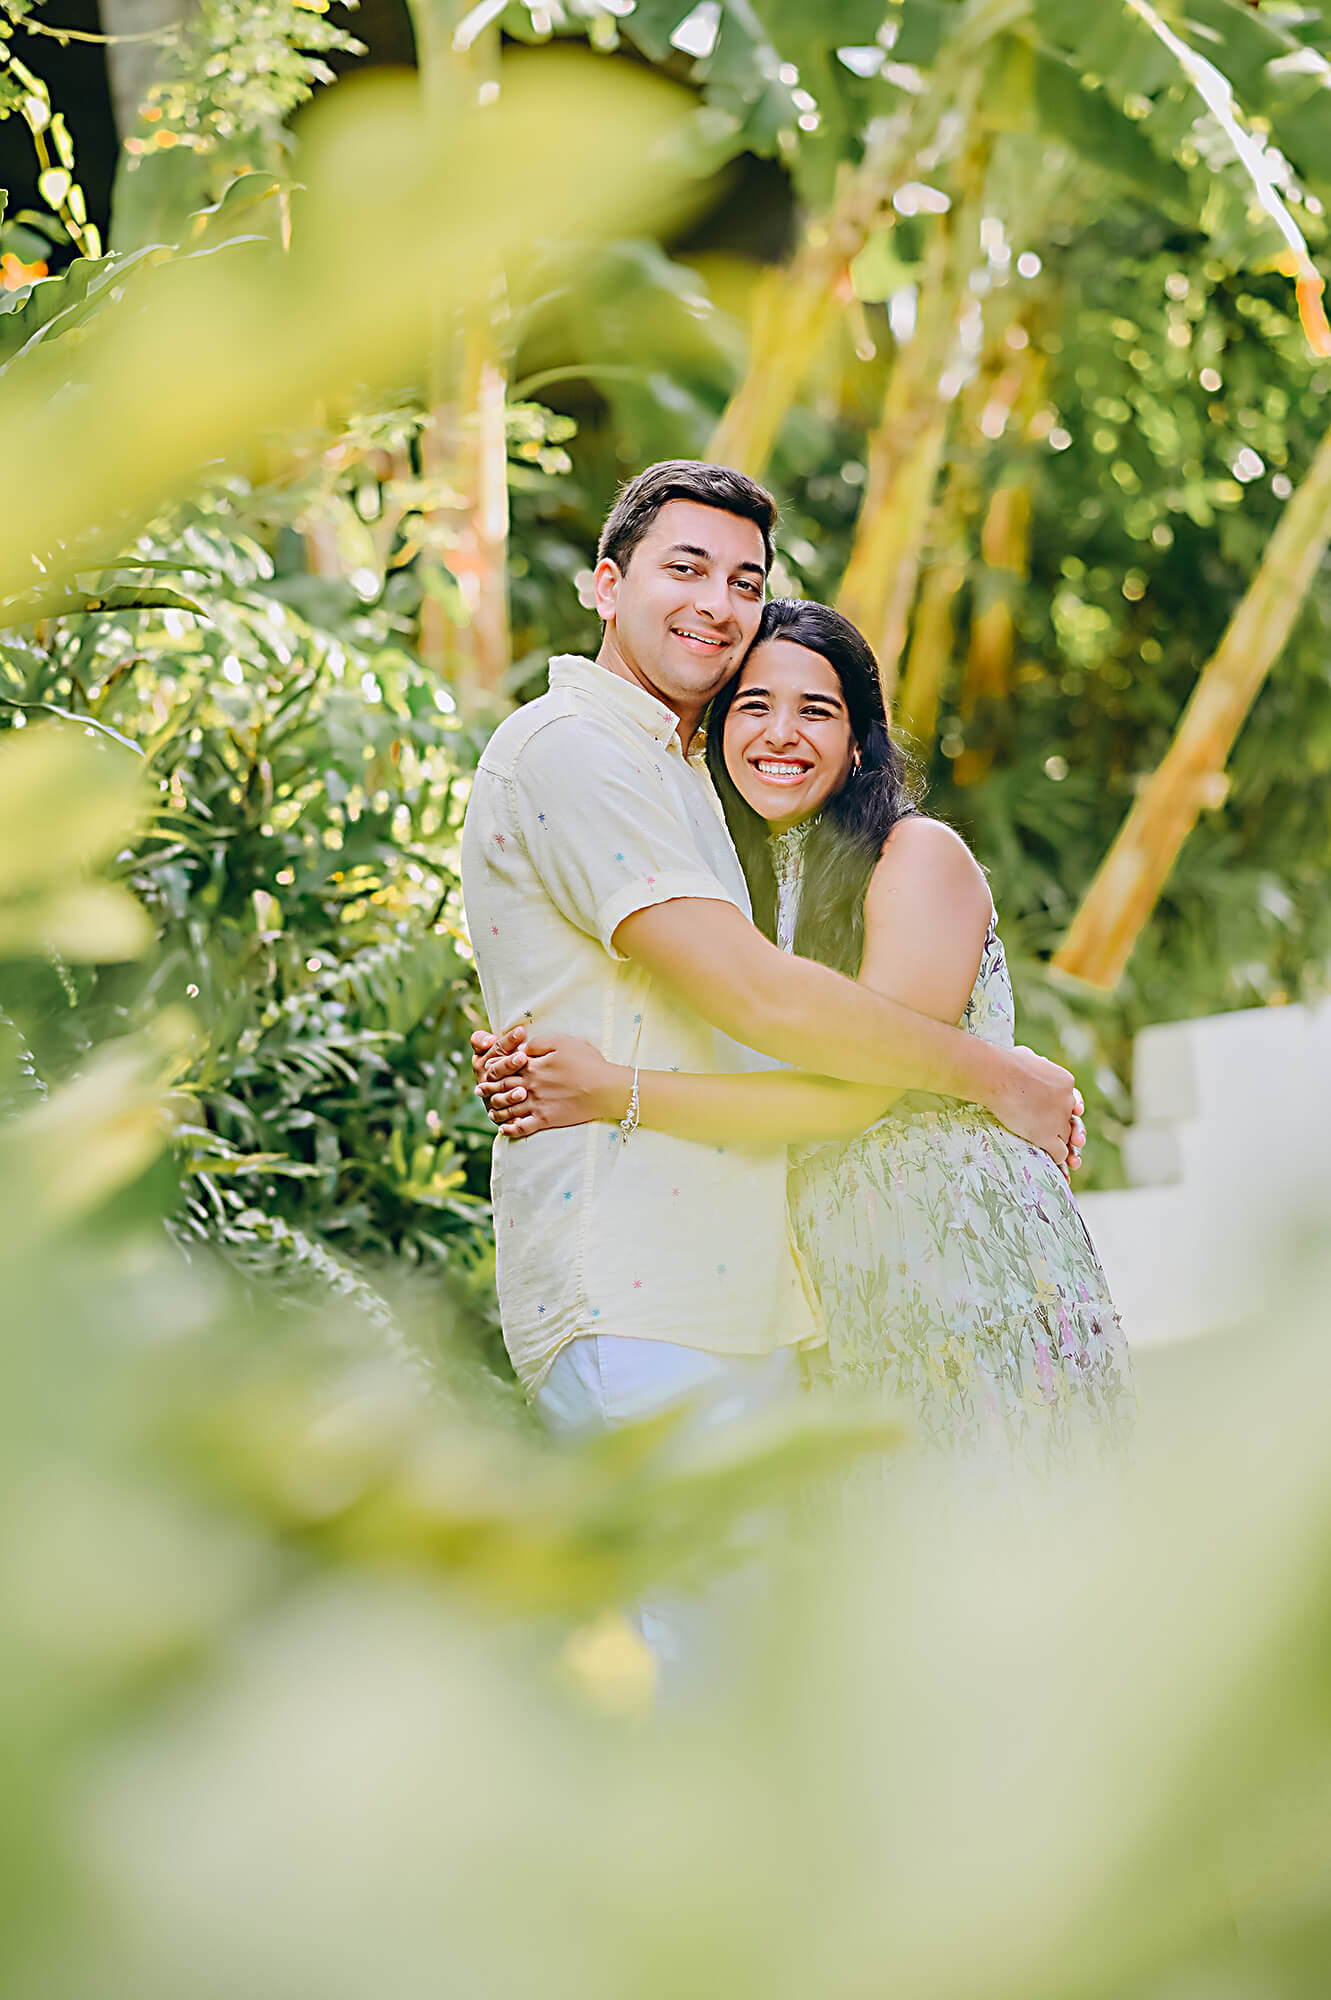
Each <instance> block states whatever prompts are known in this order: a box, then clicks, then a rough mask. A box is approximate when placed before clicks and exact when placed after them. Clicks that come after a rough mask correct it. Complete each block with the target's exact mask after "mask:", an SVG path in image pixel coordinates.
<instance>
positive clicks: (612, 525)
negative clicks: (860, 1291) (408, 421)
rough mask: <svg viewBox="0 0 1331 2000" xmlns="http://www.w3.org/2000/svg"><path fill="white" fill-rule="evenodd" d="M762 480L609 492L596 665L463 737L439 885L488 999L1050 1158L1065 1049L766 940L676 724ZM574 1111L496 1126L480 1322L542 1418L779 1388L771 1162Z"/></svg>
mask: <svg viewBox="0 0 1331 2000" xmlns="http://www.w3.org/2000/svg"><path fill="white" fill-rule="evenodd" d="M775 517H776V509H775V505H774V503H773V501H772V499H771V496H770V495H769V494H768V493H767V492H766V491H765V490H764V489H763V488H762V487H761V486H759V485H757V484H756V482H754V481H753V480H751V479H748V478H746V477H745V476H744V475H743V474H741V473H738V472H734V471H731V470H730V469H728V468H727V467H724V466H714V465H705V464H699V463H693V462H689V461H675V462H670V463H666V464H663V465H656V466H651V467H649V468H648V470H647V471H646V472H644V473H642V474H641V475H640V476H639V477H638V478H637V479H635V480H633V481H632V482H631V484H630V485H629V486H627V487H626V488H625V490H624V491H623V493H622V494H621V495H620V497H619V499H618V500H617V501H616V503H615V506H614V507H613V509H612V510H611V513H610V515H609V518H608V519H607V521H606V524H605V528H604V530H603V532H602V535H601V541H600V546H599V548H598V551H597V564H596V569H595V572H594V581H595V590H596V606H597V610H598V611H599V613H600V616H601V618H602V620H603V622H604V627H605V631H604V637H603V641H602V644H601V648H600V651H599V653H598V655H597V658H596V660H595V662H592V661H590V660H582V659H575V658H572V657H564V658H558V659H555V660H552V662H551V665H550V691H549V693H548V694H546V695H543V696H541V697H540V699H538V700H537V701H534V702H531V703H529V704H528V705H527V706H526V707H525V708H523V709H521V710H519V711H518V712H517V713H516V714H515V715H512V716H509V717H508V718H507V720H506V721H505V722H503V723H502V724H501V725H500V727H499V729H498V730H496V732H495V734H494V737H493V738H492V739H491V742H490V743H489V745H488V746H487V748H486V750H485V753H484V755H483V756H482V758H481V761H480V766H479V769H478V772H477V776H476V781H475V785H474V787H473V791H472V796H471V801H470V805H469V807H468V812H467V821H466V827H465V830H464V835H463V892H464V898H465V902H466V907H467V914H468V920H469V923H470V928H471V936H472V942H473V946H474V948H475V953H476V962H477V967H478V970H479V972H480V977H481V987H482V992H483V994H484V998H485V1004H486V1010H487V1013H488V1015H489V1018H490V1020H491V1022H494V1023H509V1022H514V1021H518V1020H524V1021H527V1022H531V1023H534V1024H535V1025H536V1026H538V1027H539V1028H544V1029H548V1030H551V1031H556V1030H562V1031H563V1032H565V1033H568V1034H573V1035H580V1036H582V1037H584V1038H585V1039H586V1040H588V1041H590V1042H592V1043H594V1044H595V1045H596V1046H597V1047H598V1048H600V1049H601V1051H602V1052H603V1054H605V1055H606V1056H607V1057H608V1058H609V1059H610V1060H611V1061H613V1062H616V1063H622V1064H625V1065H628V1066H641V1067H642V1068H644V1069H646V1068H652V1069H669V1068H675V1069H681V1070H688V1071H703V1072H711V1073H714V1074H717V1073H720V1072H723V1071H725V1070H734V1069H742V1068H745V1067H752V1066H753V1064H754V1061H755V1057H754V1055H753V1054H752V1051H754V1050H757V1051H760V1052H761V1055H762V1056H765V1057H767V1058H774V1059H776V1060H778V1061H782V1062H788V1063H792V1064H794V1065H796V1066H797V1067H800V1068H805V1069H812V1070H816V1071H818V1072H820V1073H822V1074H832V1075H835V1076H839V1077H844V1078H846V1079H847V1080H849V1081H852V1082H859V1083H875V1084H881V1085H883V1086H885V1087H891V1086H899V1087H902V1088H905V1089H917V1090H927V1091H935V1092H941V1093H943V1094H945V1095H948V1096H953V1097H960V1098H964V1099H968V1100H970V1101H972V1102H974V1103H977V1104H982V1105H984V1106H985V1107H986V1108H987V1109H988V1110H990V1111H991V1112H993V1114H994V1115H995V1116H996V1117H997V1118H998V1119H999V1120H1000V1121H1001V1122H1002V1123H1003V1124H1005V1125H1008V1126H1009V1127H1010V1128H1011V1129H1012V1130H1013V1131H1015V1132H1018V1133H1020V1134H1021V1136H1022V1137H1024V1138H1026V1139H1028V1140H1030V1141H1031V1142H1032V1143H1034V1144H1036V1145H1039V1146H1041V1147H1043V1148H1044V1150H1045V1151H1047V1152H1049V1153H1051V1154H1052V1155H1053V1157H1054V1158H1055V1159H1056V1160H1058V1161H1059V1163H1060V1164H1063V1163H1064V1162H1065V1161H1066V1160H1067V1158H1068V1154H1069V1150H1070V1146H1071V1143H1072V1139H1073V1137H1074V1120H1075V1118H1076V1109H1077V1103H1076V1099H1075V1092H1074V1087H1073V1080H1072V1078H1071V1077H1070V1076H1069V1075H1068V1073H1067V1071H1066V1070H1062V1069H1059V1068H1058V1067H1057V1066H1056V1065H1055V1064H1052V1063H1047V1062H1045V1061H1044V1060H1043V1059H1042V1058H1040V1057H1039V1056H1035V1055H1033V1054H1031V1052H1030V1051H1029V1050H1015V1051H1014V1050H1002V1049H997V1048H994V1047H993V1046H991V1045H990V1044H987V1043H984V1042H981V1041H979V1040H977V1039H976V1038H974V1037H973V1036H970V1035H967V1034H964V1033H963V1032H961V1031H960V1030H959V1029H956V1028H950V1027H946V1026H944V1025H942V1024H941V1023H939V1022H937V1021H934V1020H930V1019H927V1018H926V1017H924V1016H922V1015H917V1014H913V1013H911V1012H910V1011H909V1010H908V1009H905V1008H903V1007H900V1006H898V1005H896V1004H895V1003H894V1002H892V1001H889V1000H885V999H883V998H881V997H880V996H878V995H876V994H874V993H871V992H870V991H869V990H868V989H866V988H864V987H861V986H858V985H856V984H855V983H854V982H852V981H851V980H848V979H844V978H842V977H841V976H840V975H839V974H837V973H835V972H832V971H830V970H829V969H828V968H827V967H825V966H822V965H817V964H815V963H813V962H812V961H810V960H806V959H800V958H794V957H791V956H788V955H786V954H784V953H782V952H780V951H779V950H778V949H777V948H776V946H775V945H773V944H771V943H770V942H769V941H768V940H767V939H766V938H764V937H763V936H762V935H761V933H760V932H759V931H758V930H756V929H755V927H754V926H753V924H752V923H751V922H750V920H749V902H748V895H747V891H746V888H745V883H744V878H743V875H742V873H741V871H740V867H739V863H738V860H737V858H736V856H735V852H734V849H733V847H732V846H731V843H730V839H729V836H728V834H727V832H726V828H725V824H724V821H723V819H722V817H721V812H720V807H719V804H718V802H717V800H716V797H715V794H714V793H713V791H712V788H711V785H710V782H709V780H708V778H707V775H706V772H705V770H704V768H703V767H702V765H701V762H700V760H699V758H698V754H697V751H696V749H695V747H694V744H695V737H696V735H697V732H698V726H699V723H700V721H701V719H702V716H703V712H704V710H705V708H706V706H707V703H708V701H709V700H710V698H711V696H712V695H713V694H714V693H715V692H716V690H717V689H718V688H719V687H720V686H722V684H723V683H724V682H725V681H727V680H728V679H729V678H730V676H731V675H732V674H733V673H734V672H735V671H736V670H737V669H738V667H739V665H740V662H741V661H742V659H743V657H744V654H745V652H746V651H747V649H748V647H749V645H750V643H751V642H752V640H753V637H754V635H755V632H756V630H757V626H758V620H759V616H760V614H761V610H762V603H763V596H764V590H765V585H766V578H767V571H768V569H769V567H770V564H771V559H772V528H773V524H774V521H775ZM633 1109H634V1107H633V1106H632V1105H631V1104H629V1105H626V1106H625V1114H626V1115H625V1121H624V1128H623V1129H622V1130H616V1129H615V1128H613V1127H607V1126H604V1125H587V1126H580V1127H573V1128H569V1129H565V1130H560V1131H553V1132H546V1133H541V1134H540V1135H539V1136H538V1137H537V1138H536V1139H533V1140H526V1141H522V1142H520V1143H518V1144H513V1143H510V1142H509V1141H507V1140H505V1139H503V1138H502V1137H501V1138H499V1139H498V1140H497V1141H496V1143H495V1156H494V1176H493V1186H494V1200H495V1232H496V1242H497V1249H498V1282H499V1298H500V1310H501V1316H502V1319H503V1327H504V1338H505V1342H506V1344H507V1347H508V1351H509V1354H510V1356H511V1358H512V1361H513V1365H514V1368H515V1370H516V1372H517V1374H518V1377H519V1380H520V1381H521V1382H522V1384H523V1386H524V1388H525V1389H526V1390H527V1392H528V1394H529V1395H530V1396H531V1397H532V1399H533V1400H534V1401H535V1403H536V1405H537V1407H538V1409H540V1410H541V1412H542V1414H543V1415H544V1417H545V1418H546V1420H547V1421H548V1422H549V1423H550V1424H551V1425H552V1426H553V1427H555V1428H558V1429H584V1428H588V1427H597V1426H604V1425H614V1424H617V1423H620V1422H625V1421H629V1420H631V1419H633V1418H635V1417H640V1416H644V1415H647V1414H649V1413H650V1412H651V1411H653V1410H656V1409H659V1408H661V1407H663V1406H664V1405H666V1404H668V1403H672V1402H675V1401H677V1400H679V1399H680V1398H682V1397H684V1396H699V1397H700V1398H703V1399H704V1400H707V1399H710V1404H711V1407H712V1409H713V1410H714V1411H715V1412H716V1413H718V1414H720V1413H726V1412H729V1411H730V1410H732V1409H734V1410H738V1409H741V1408H743V1407H746V1406H749V1405H752V1404H753V1403H755V1402H758V1401H762V1400H765V1399H766V1398H767V1397H768V1396H770V1395H772V1394H775V1393H779V1392H780V1390H781V1388H782V1386H783V1385H784V1384H785V1383H787V1382H788V1381H789V1380H790V1379H791V1376H792V1373H793V1370H792V1365H791V1364H792V1357H793V1354H794V1352H795V1350H796V1349H797V1348H798V1346H799V1345H800V1344H801V1343H811V1342H814V1341H816V1340H817V1339H818V1338H819V1329H818V1327H817V1325H816V1321H815V1317H814V1312H813V1309H812V1307H811V1306H810V1304H809V1301H808V1299H807V1296H806V1293H805V1288H804V1285H803V1283H802V1280H801V1276H800V1273H799V1270H798V1267H797V1263H796V1260H795V1256H794V1252H793V1249H792V1247H791V1243H790V1238H789V1233H788V1228H787V1221H786V1195H785V1160H784V1155H782V1154H780V1153H768V1154H766V1155H759V1154H755V1153H752V1152H750V1153H747V1154H746V1153H745V1152H744V1151H743V1150H742V1148H741V1149H739V1150H736V1149H732V1148H729V1147H727V1148H716V1147H712V1146H707V1145H702V1144H697V1143H693V1142H690V1141H686V1140H681V1139H675V1138H671V1137H668V1136H667V1135H665V1134H661V1133H656V1132H649V1131H637V1132H635V1131H634V1130H633V1129H632V1128H633V1122H634V1120H633Z"/></svg>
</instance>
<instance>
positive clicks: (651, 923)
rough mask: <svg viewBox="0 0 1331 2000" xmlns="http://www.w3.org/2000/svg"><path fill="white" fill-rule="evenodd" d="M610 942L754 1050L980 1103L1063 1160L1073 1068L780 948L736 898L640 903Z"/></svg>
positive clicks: (848, 1077)
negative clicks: (997, 1042) (997, 1043)
mask: <svg viewBox="0 0 1331 2000" xmlns="http://www.w3.org/2000/svg"><path fill="white" fill-rule="evenodd" d="M614 945H615V949H616V951H619V952H622V953H623V955H624V956H625V957H626V958H630V959H632V960H633V961H634V962H635V964H638V965H640V966H641V967H642V968H643V970H644V971H645V972H649V973H650V974H651V975H652V977H653V978H654V979H657V980H659V981H660V982H661V984H662V985H663V986H664V987H666V988H667V989H668V990H669V991H670V992H671V993H673V994H674V995H675V996H676V998H677V999H679V1000H681V1001H683V1002H684V1004H685V1005H686V1006H688V1007H691V1008H692V1009H693V1011H694V1012H695V1013H697V1014H700V1015H701V1016H702V1017H703V1019H704V1020H705V1021H710V1022H711V1023H712V1025H713V1027H716V1028H720V1029H721V1030H722V1031H723V1032H724V1033H726V1034H728V1035H730V1036H732V1037H733V1038H734V1040H736V1041H737V1042H740V1043H742V1044H744V1045H745V1046H747V1047H749V1048H754V1049H760V1050H761V1051H762V1052H763V1054H764V1055H769V1056H775V1057H776V1058H777V1059H778V1060H779V1061H781V1062H788V1063H793V1064H794V1065H795V1066H796V1068H799V1069H807V1070H813V1071H815V1072H821V1073H823V1074H825V1075H832V1076H837V1077H841V1078H843V1079H844V1080H845V1081H846V1082H849V1083H872V1084H881V1085H883V1086H884V1087H887V1088H896V1089H901V1090H929V1091H936V1092H939V1093H941V1094H942V1095H944V1096H947V1097H959V1098H962V1099H964V1100H965V1101H966V1102H968V1103H971V1104H979V1105H983V1107H984V1108H985V1109H986V1110H987V1111H991V1112H992V1113H993V1115H994V1117H995V1118H997V1119H998V1120H999V1122H1000V1124H1003V1125H1006V1126H1007V1128H1008V1129H1009V1131H1012V1132H1015V1133H1017V1134H1018V1135H1019V1137H1021V1138H1023V1139H1026V1140H1029V1142H1030V1143H1031V1144H1032V1145H1035V1146H1039V1147H1040V1149H1041V1150H1042V1151H1043V1152H1046V1153H1048V1154H1049V1156H1050V1158H1051V1159H1053V1160H1055V1161H1057V1163H1058V1165H1059V1166H1064V1165H1066V1162H1067V1157H1068V1139H1069V1135H1070V1132H1071V1128H1072V1119H1073V1114H1074V1109H1075V1105H1074V1098H1075V1085H1074V1082H1073V1079H1072V1077H1071V1076H1070V1075H1069V1073H1068V1071H1067V1070H1065V1069H1060V1068H1059V1066H1058V1065H1057V1064H1056V1063H1051V1062H1046V1061H1045V1060H1044V1058H1043V1057H1042V1056H1037V1055H1034V1054H1032V1052H1031V1051H1030V1050H1029V1049H1000V1048H995V1047H993V1046H992V1044H990V1043H988V1042H982V1041H980V1040H978V1038H977V1037H976V1036H974V1035H968V1034H966V1033H965V1032H964V1031H963V1030H962V1029H960V1028H952V1027H948V1026H946V1025H945V1024H944V1023H943V1022H941V1021H932V1020H930V1019H928V1017H927V1016H925V1015H923V1014H916V1013H913V1012H912V1011H911V1010H910V1009H909V1008H908V1007H903V1006H901V1005H900V1004H899V1002H897V1001H895V1000H889V999H886V998H884V997H883V996H882V995H881V994H877V993H873V992H871V991H870V990H869V989H868V988H867V987H864V986H859V985H856V983H855V982H854V981H853V980H850V979H844V978H842V976H841V974H840V973H839V972H833V971H832V970H831V969H830V968H829V967H828V966H825V965H818V964H817V963H815V962H814V960H812V959H806V958H795V957H792V956H790V955H789V954H787V953H786V952H783V951H779V950H778V949H777V947H776V946H775V945H774V944H772V943H771V942H770V941H769V940H768V939H767V938H765V937H764V936H763V935H762V933H761V932H760V931H758V930H756V929H755V928H754V926H753V925H752V924H751V923H750V922H749V920H748V919H747V917H745V916H744V915H743V914H742V913H741V912H740V911H739V910H738V909H736V908H735V906H734V905H733V904H728V903H719V902H703V901H701V900H700V899H696V898H694V897H681V898H679V899H677V900H676V901H674V902H670V903H659V904H657V905H656V906H655V907H653V908H651V909H644V910H636V911H634V913H633V914H632V915H631V916H629V917H626V918H625V919H624V921H623V922H622V923H621V924H620V925H619V926H618V927H617V929H616V931H615V934H614Z"/></svg>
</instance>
